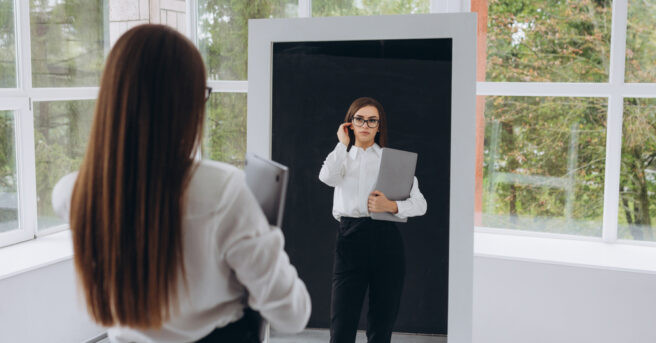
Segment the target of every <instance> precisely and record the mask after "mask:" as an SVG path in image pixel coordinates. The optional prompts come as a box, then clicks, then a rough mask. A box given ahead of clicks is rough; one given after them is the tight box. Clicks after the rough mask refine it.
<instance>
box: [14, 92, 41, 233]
mask: <svg viewBox="0 0 656 343" xmlns="http://www.w3.org/2000/svg"><path fill="white" fill-rule="evenodd" d="M28 101H29V100H28V99H25V98H23V99H22V104H21V107H20V109H19V110H18V111H16V113H17V115H16V116H15V119H16V131H15V132H16V166H17V168H16V169H17V172H18V216H19V218H18V221H19V226H20V228H21V230H25V231H26V232H28V233H29V235H30V237H31V238H33V237H36V233H37V222H36V218H37V209H36V206H37V201H36V162H35V157H34V115H33V113H34V112H33V110H32V109H30V108H29V103H28Z"/></svg>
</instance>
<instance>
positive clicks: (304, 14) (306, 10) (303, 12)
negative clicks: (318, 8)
mask: <svg viewBox="0 0 656 343" xmlns="http://www.w3.org/2000/svg"><path fill="white" fill-rule="evenodd" d="M298 17H299V18H310V17H312V0H298Z"/></svg>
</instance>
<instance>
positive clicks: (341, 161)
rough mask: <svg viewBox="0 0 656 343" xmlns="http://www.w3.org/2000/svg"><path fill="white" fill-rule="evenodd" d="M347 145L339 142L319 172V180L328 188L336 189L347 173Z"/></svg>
mask: <svg viewBox="0 0 656 343" xmlns="http://www.w3.org/2000/svg"><path fill="white" fill-rule="evenodd" d="M346 156H347V152H346V145H344V144H343V143H341V142H339V143H337V146H336V147H335V149H334V150H333V151H332V152H331V153H330V154H329V155H328V157H326V160H325V161H324V162H323V166H322V167H321V171H320V172H319V180H321V182H323V183H325V184H327V185H328V186H331V187H335V186H337V185H339V184H340V183H341V182H342V180H343V179H344V174H345V173H346V164H345V163H346Z"/></svg>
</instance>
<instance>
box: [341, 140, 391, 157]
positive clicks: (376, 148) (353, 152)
mask: <svg viewBox="0 0 656 343" xmlns="http://www.w3.org/2000/svg"><path fill="white" fill-rule="evenodd" d="M372 148H373V149H374V153H376V156H378V157H380V155H381V151H382V150H383V149H382V148H381V147H380V146H379V145H378V144H377V143H374V145H372V146H371V147H369V149H372ZM360 150H362V148H359V147H357V146H355V145H353V146H351V150H350V151H349V156H350V157H351V159H353V160H355V158H356V157H358V151H360ZM362 151H364V150H362Z"/></svg>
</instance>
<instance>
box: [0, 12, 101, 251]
mask: <svg viewBox="0 0 656 343" xmlns="http://www.w3.org/2000/svg"><path fill="white" fill-rule="evenodd" d="M103 4H105V2H103ZM14 30H15V37H16V42H15V47H16V64H17V68H16V69H17V70H16V72H17V74H18V75H17V85H16V86H17V87H16V88H0V110H11V111H14V119H15V125H14V137H15V142H16V166H17V168H16V173H17V178H18V199H19V200H18V223H19V228H18V229H17V230H12V231H8V232H4V233H0V247H3V246H8V245H12V244H16V243H19V242H24V241H27V240H31V239H34V238H37V237H41V236H45V235H50V234H53V233H56V232H60V231H64V230H68V228H69V226H68V224H63V225H58V226H55V227H51V228H47V229H44V230H39V229H38V224H37V217H38V214H37V193H36V189H37V187H36V160H35V151H34V149H35V145H34V106H33V104H34V103H35V102H41V101H75V100H95V99H96V98H97V95H98V89H99V87H61V88H42V87H39V88H33V87H32V55H31V40H30V9H29V1H22V0H14ZM46 201H47V200H46Z"/></svg>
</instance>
